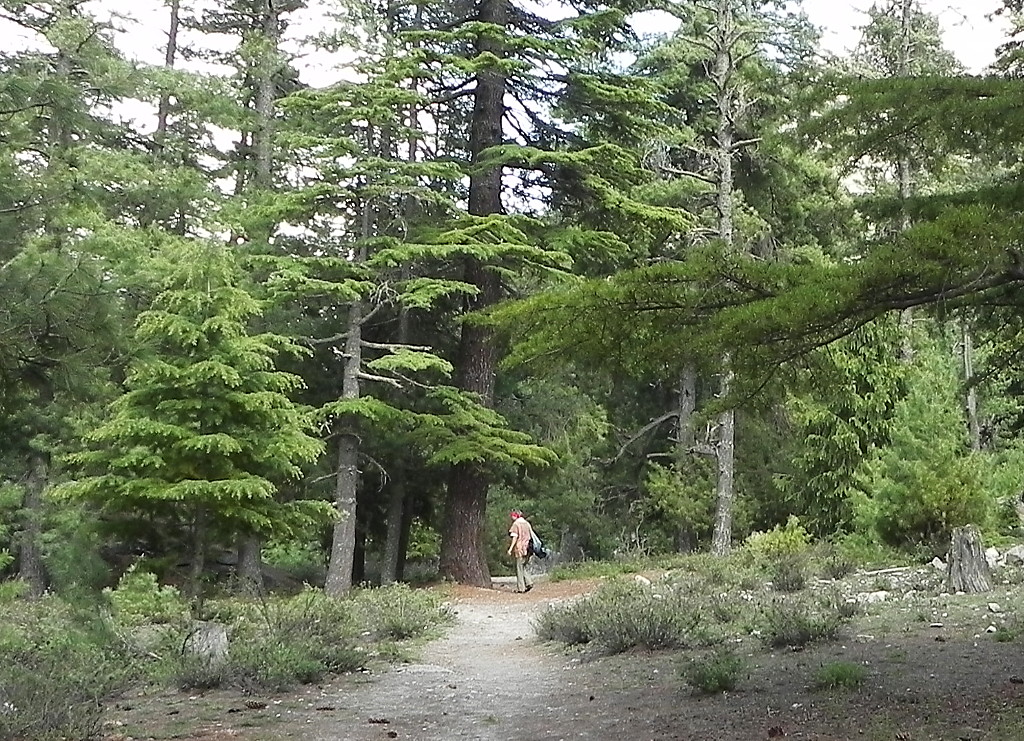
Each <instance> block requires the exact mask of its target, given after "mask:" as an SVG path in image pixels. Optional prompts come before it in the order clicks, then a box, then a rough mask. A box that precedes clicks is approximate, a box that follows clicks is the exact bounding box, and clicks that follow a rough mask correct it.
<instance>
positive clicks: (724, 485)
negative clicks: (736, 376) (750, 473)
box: [711, 356, 736, 556]
mask: <svg viewBox="0 0 1024 741" xmlns="http://www.w3.org/2000/svg"><path fill="white" fill-rule="evenodd" d="M729 363H730V359H729V357H728V356H726V357H725V359H724V361H723V365H725V367H726V368H728V367H729ZM731 385H732V371H729V370H727V371H726V372H725V373H724V374H723V377H722V387H721V389H722V395H723V396H727V395H728V394H729V393H730V391H731ZM718 435H719V437H718V442H717V444H716V446H715V460H716V462H717V463H718V481H717V483H716V485H715V528H714V531H713V533H712V535H711V552H712V553H714V554H715V555H716V556H724V555H725V554H727V553H728V552H729V550H730V549H731V548H732V512H733V505H734V503H735V502H734V500H735V498H736V495H735V487H734V477H735V460H736V440H735V437H736V412H735V411H734V410H732V409H729V410H726V411H724V412H722V414H720V415H719V417H718Z"/></svg>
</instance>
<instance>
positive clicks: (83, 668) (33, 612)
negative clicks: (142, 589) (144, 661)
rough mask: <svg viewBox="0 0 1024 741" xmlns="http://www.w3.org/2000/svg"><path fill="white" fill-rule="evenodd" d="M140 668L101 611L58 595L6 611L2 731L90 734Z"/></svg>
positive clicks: (9, 736)
mask: <svg viewBox="0 0 1024 741" xmlns="http://www.w3.org/2000/svg"><path fill="white" fill-rule="evenodd" d="M133 671H134V668H133V667H132V664H131V661H130V660H129V658H128V657H127V656H126V655H124V654H121V653H120V652H119V651H118V650H117V644H116V643H115V642H114V641H113V637H112V635H111V633H110V632H109V631H107V630H106V629H105V626H103V625H102V624H101V623H99V622H98V618H96V617H95V616H90V615H88V614H86V613H82V612H79V611H76V610H74V609H72V608H71V607H70V606H69V605H68V604H67V603H65V602H63V601H62V600H61V599H60V598H58V597H55V596H47V597H44V598H43V599H41V600H38V601H32V602H23V601H20V600H18V599H16V598H15V599H5V601H4V603H3V605H2V612H0V739H3V741H20V740H21V739H28V738H31V739H39V741H50V740H52V741H58V740H60V741H64V740H69V741H85V740H86V739H90V738H95V736H96V734H97V733H98V731H99V729H100V723H101V720H102V716H101V703H102V702H103V701H105V700H107V699H108V698H109V697H110V696H111V695H112V694H113V693H115V692H116V691H118V690H120V689H123V688H124V687H125V686H126V684H127V682H128V681H129V680H130V679H131V678H132V673H133Z"/></svg>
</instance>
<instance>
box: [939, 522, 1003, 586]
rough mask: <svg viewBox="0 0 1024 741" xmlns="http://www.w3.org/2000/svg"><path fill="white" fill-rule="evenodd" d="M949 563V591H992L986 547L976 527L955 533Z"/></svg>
mask: <svg viewBox="0 0 1024 741" xmlns="http://www.w3.org/2000/svg"><path fill="white" fill-rule="evenodd" d="M948 561H949V566H948V569H949V571H948V575H947V578H946V590H947V591H949V592H952V593H956V592H966V593H968V594H977V593H979V592H988V591H989V590H991V589H992V577H991V575H990V574H989V568H988V561H987V560H986V559H985V547H984V545H983V544H982V542H981V532H980V531H979V530H978V528H977V527H976V526H975V525H965V526H964V527H958V528H956V529H955V530H954V531H953V537H952V539H951V541H950V544H949V556H948Z"/></svg>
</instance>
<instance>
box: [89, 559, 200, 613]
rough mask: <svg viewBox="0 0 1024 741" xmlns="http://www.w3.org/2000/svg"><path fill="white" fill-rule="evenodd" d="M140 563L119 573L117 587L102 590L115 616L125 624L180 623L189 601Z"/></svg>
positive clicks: (137, 562) (186, 611)
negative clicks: (162, 583)
mask: <svg viewBox="0 0 1024 741" xmlns="http://www.w3.org/2000/svg"><path fill="white" fill-rule="evenodd" d="M142 566H144V563H143V562H142V561H136V562H135V563H133V564H132V565H131V566H129V567H128V569H127V570H126V571H125V572H124V573H123V574H122V575H121V578H120V579H118V581H117V586H116V587H114V588H109V587H108V588H106V589H104V590H103V594H104V595H106V597H107V599H108V600H109V601H110V604H111V606H112V607H113V611H114V618H115V620H117V622H118V623H119V624H120V625H122V626H125V627H131V626H139V625H147V624H159V623H182V622H183V621H184V620H185V619H186V618H187V617H188V615H189V608H188V603H187V602H186V601H185V600H184V599H182V597H181V594H180V593H179V591H178V590H177V589H176V588H175V587H172V586H170V585H161V584H160V583H159V582H158V581H157V577H156V575H155V574H153V573H151V572H149V571H145V570H144V569H143V568H141V567H142Z"/></svg>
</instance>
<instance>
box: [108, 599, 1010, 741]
mask: <svg viewBox="0 0 1024 741" xmlns="http://www.w3.org/2000/svg"><path fill="white" fill-rule="evenodd" d="M594 586H595V583H594V582H556V583H539V584H538V585H537V586H536V587H535V588H534V590H533V591H532V592H530V593H529V594H527V595H518V594H514V593H512V592H511V591H510V587H509V586H508V585H504V584H499V585H496V588H495V589H493V590H484V589H468V588H458V589H457V590H455V591H454V592H452V609H453V610H454V611H455V612H456V613H457V621H456V623H455V625H454V626H453V627H452V628H451V629H450V630H449V631H448V633H447V635H446V637H445V638H443V639H441V640H439V641H436V642H434V643H431V644H429V645H428V646H426V647H425V648H424V650H423V651H422V653H421V656H420V657H419V659H418V660H417V661H415V662H413V663H409V664H405V665H402V666H399V667H396V668H394V669H392V670H390V671H386V672H382V673H373V674H357V675H351V676H345V677H339V678H337V679H336V680H334V681H332V682H330V683H326V684H323V685H319V686H314V687H309V688H306V689H304V690H303V691H300V692H297V693H294V694H288V695H282V696H279V697H261V698H245V697H241V696H238V695H236V694H232V693H228V692H211V693H207V694H204V695H191V696H189V695H181V694H174V693H161V694H158V695H140V696H135V697H130V698H125V699H124V700H123V701H121V702H120V703H118V706H117V707H115V708H112V709H111V712H110V714H109V721H108V726H107V727H108V728H109V729H110V734H109V736H108V738H109V739H110V740H111V741H113V740H114V739H119V740H121V741H124V740H125V739H172V738H174V739H183V740H184V739H188V740H193V741H200V740H203V741H214V739H242V740H244V741H283V740H284V739H303V740H307V741H335V740H351V741H381V740H383V739H388V738H398V739H415V740H417V741H439V740H440V739H446V740H447V739H478V740H480V741H513V739H515V740H516V741H518V740H519V739H530V740H531V741H535V740H540V739H551V740H552V741H557V740H559V739H566V740H568V739H594V740H596V741H604V740H606V739H607V740H609V741H649V740H654V739H657V740H659V741H660V740H662V739H678V740H680V741H682V740H686V741H691V740H692V741H705V740H707V741H759V740H760V739H772V738H793V739H805V740H808V741H826V740H830V741H835V740H844V741H846V740H853V739H866V740H869V741H883V740H891V741H926V740H934V741H938V740H940V739H941V740H943V741H946V740H949V741H968V740H969V741H1024V679H1022V677H1024V637H1018V638H1016V639H1015V640H1013V641H1008V642H1000V641H997V640H995V639H994V638H993V636H992V635H991V634H988V633H985V629H986V628H987V627H988V625H989V624H997V623H998V622H1000V621H1012V620H1013V619H1014V618H1013V616H1014V615H1016V614H1018V613H1019V612H1020V607H1021V594H1022V591H1021V589H1020V588H1019V587H1016V588H1012V587H1002V588H1000V589H998V590H997V591H996V592H993V593H991V594H989V595H985V596H984V597H982V598H971V597H965V596H948V595H946V596H940V595H937V594H936V595H931V596H929V597H928V598H926V599H920V598H919V597H918V598H915V597H914V595H913V594H911V598H910V599H906V600H904V599H902V598H897V597H895V596H894V597H893V598H892V599H891V600H890V602H888V603H887V604H884V605H879V606H873V607H872V608H871V610H870V614H869V615H868V616H866V617H864V618H860V619H858V620H857V621H856V622H855V623H853V624H852V625H851V626H849V627H848V628H847V629H846V630H844V632H843V634H842V636H841V637H840V640H839V641H837V642H835V643H830V644H826V645H821V646H815V647H810V648H808V649H806V650H803V651H789V650H786V651H779V652H775V653H769V652H766V651H765V650H763V649H760V648H759V647H757V646H754V645H751V646H750V647H749V650H748V651H747V654H748V655H747V662H748V670H747V672H746V674H745V676H744V678H743V679H742V681H741V682H740V684H739V687H738V688H737V690H736V691H734V692H731V693H728V694H725V695H719V696H711V697H701V696H696V695H694V694H693V693H692V692H691V691H690V690H689V689H688V688H687V687H686V686H685V684H684V683H683V682H682V681H681V679H680V668H681V666H682V665H683V663H684V661H685V658H684V656H683V655H681V654H677V653H671V652H663V653H654V654H652V653H646V652H643V653H641V652H637V653H631V654H627V655H623V656H616V657H603V658H602V657H593V656H588V655H587V654H585V653H580V652H566V651H564V650H563V649H561V648H559V647H557V646H551V645H543V644H541V643H539V641H538V640H537V639H536V637H535V636H534V634H533V630H532V627H531V620H532V618H533V617H534V616H535V615H536V614H537V613H538V612H539V611H540V610H542V609H544V608H545V607H546V606H547V605H549V604H551V603H554V602H558V601H560V600H565V599H568V598H572V597H573V596H575V595H578V594H581V593H584V592H586V591H589V590H591V589H593V588H594ZM993 601H995V602H999V603H1000V607H999V610H1000V611H999V612H998V613H993V612H991V611H990V610H989V609H988V607H987V603H988V602H993ZM938 623H941V626H939V625H938ZM745 650H746V649H745ZM835 661H849V662H858V663H862V664H863V665H864V666H865V667H866V668H867V672H868V673H867V680H866V682H865V683H864V685H863V686H862V687H861V688H859V689H854V690H838V691H832V692H826V691H820V690H816V689H814V687H813V685H814V676H815V672H816V671H817V670H818V668H819V667H820V666H822V665H823V664H828V663H831V662H835ZM247 702H248V703H249V705H247ZM264 703H265V706H264ZM250 705H251V707H250Z"/></svg>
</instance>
